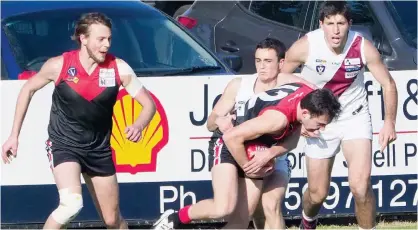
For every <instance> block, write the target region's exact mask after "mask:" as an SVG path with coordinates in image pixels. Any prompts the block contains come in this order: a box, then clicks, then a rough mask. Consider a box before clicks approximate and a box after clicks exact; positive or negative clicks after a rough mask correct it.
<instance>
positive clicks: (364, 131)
mask: <svg viewBox="0 0 418 230" xmlns="http://www.w3.org/2000/svg"><path fill="white" fill-rule="evenodd" d="M357 112H358V113H354V114H353V115H352V116H349V117H347V118H344V119H342V120H336V121H333V122H331V123H330V124H328V125H327V126H326V127H325V129H324V130H323V131H321V132H320V137H319V138H306V145H305V150H304V151H305V154H306V155H307V156H308V157H310V158H316V159H324V158H330V157H333V156H335V155H336V154H337V153H339V152H340V145H341V141H346V140H354V139H370V140H372V139H373V129H372V121H371V116H370V113H369V110H368V108H367V107H364V108H362V109H361V110H358V111H357Z"/></svg>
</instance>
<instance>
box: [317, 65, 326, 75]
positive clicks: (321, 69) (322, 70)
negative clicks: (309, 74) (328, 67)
mask: <svg viewBox="0 0 418 230" xmlns="http://www.w3.org/2000/svg"><path fill="white" fill-rule="evenodd" d="M324 71H325V66H324V65H317V66H316V72H317V73H318V74H319V75H321V74H323V73H324Z"/></svg>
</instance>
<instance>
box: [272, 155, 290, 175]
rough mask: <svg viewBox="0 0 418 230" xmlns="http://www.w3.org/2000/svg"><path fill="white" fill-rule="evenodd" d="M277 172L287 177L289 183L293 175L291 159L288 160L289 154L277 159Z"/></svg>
mask: <svg viewBox="0 0 418 230" xmlns="http://www.w3.org/2000/svg"><path fill="white" fill-rule="evenodd" d="M275 171H276V173H277V172H279V173H281V174H283V175H284V176H286V179H287V181H289V179H290V175H291V174H292V166H291V165H290V161H289V159H287V154H286V155H285V156H281V157H277V158H276V163H275Z"/></svg>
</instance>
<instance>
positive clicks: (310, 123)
mask: <svg viewBox="0 0 418 230" xmlns="http://www.w3.org/2000/svg"><path fill="white" fill-rule="evenodd" d="M302 117H303V118H302V125H303V126H304V127H305V129H306V130H307V131H308V132H312V133H315V134H318V131H319V130H323V129H324V128H325V126H326V125H327V124H328V123H329V117H328V115H321V116H315V117H314V116H311V115H310V113H309V111H307V110H304V111H303V112H302Z"/></svg>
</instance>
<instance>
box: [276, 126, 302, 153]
mask: <svg viewBox="0 0 418 230" xmlns="http://www.w3.org/2000/svg"><path fill="white" fill-rule="evenodd" d="M300 134H301V126H298V127H296V129H295V130H294V131H293V132H292V134H291V135H289V136H287V137H285V138H284V139H283V140H282V141H281V142H279V143H277V144H276V145H274V146H272V147H271V148H270V149H269V152H270V155H271V159H272V158H275V157H279V156H281V155H284V154H285V153H288V152H289V151H291V150H292V149H295V148H296V147H297V146H298V142H299V139H300Z"/></svg>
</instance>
